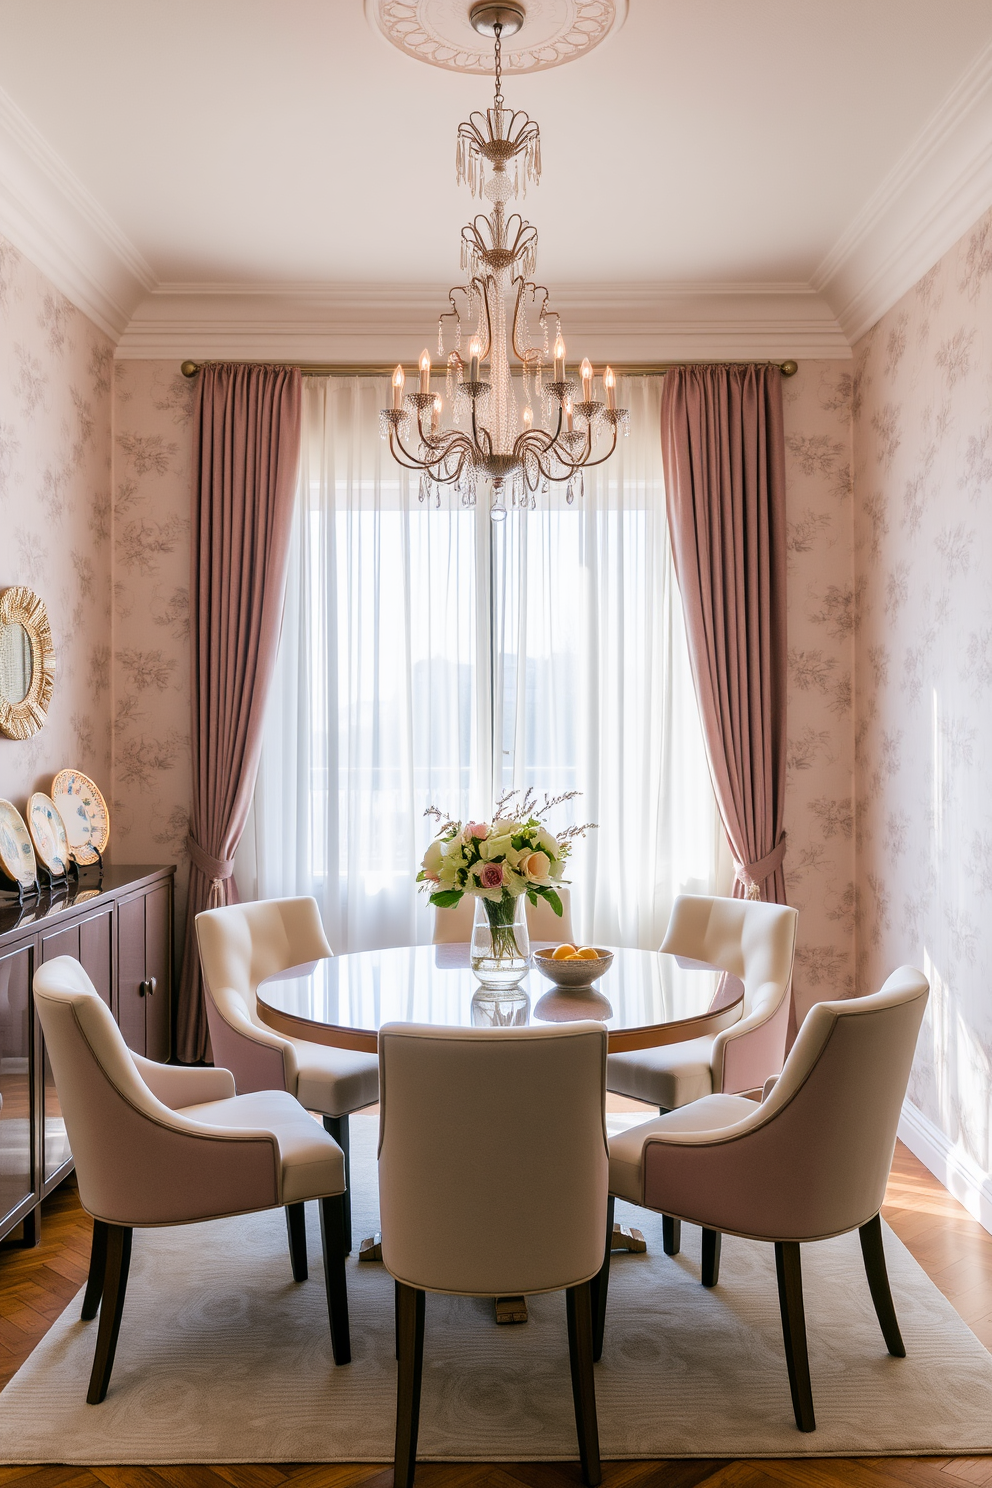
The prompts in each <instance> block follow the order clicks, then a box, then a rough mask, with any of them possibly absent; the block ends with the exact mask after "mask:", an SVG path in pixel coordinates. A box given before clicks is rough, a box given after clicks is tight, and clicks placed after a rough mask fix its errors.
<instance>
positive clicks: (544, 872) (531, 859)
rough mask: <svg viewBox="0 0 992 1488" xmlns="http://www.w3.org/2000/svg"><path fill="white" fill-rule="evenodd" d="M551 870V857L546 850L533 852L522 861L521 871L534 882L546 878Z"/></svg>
mask: <svg viewBox="0 0 992 1488" xmlns="http://www.w3.org/2000/svg"><path fill="white" fill-rule="evenodd" d="M550 871H551V859H550V858H549V857H548V855H547V853H545V852H532V853H530V854H529V855H528V856H527V857H526V858H522V859H521V861H520V872H521V873H522V874H523V876H524V878H529V879H531V880H532V882H534V883H540V882H542V880H544V879H546V878H547V876H548V874H549V873H550Z"/></svg>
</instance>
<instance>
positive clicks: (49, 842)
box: [28, 791, 69, 878]
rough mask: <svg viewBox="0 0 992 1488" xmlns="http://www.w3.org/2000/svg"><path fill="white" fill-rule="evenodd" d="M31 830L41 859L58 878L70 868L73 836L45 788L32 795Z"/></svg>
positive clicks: (29, 827)
mask: <svg viewBox="0 0 992 1488" xmlns="http://www.w3.org/2000/svg"><path fill="white" fill-rule="evenodd" d="M28 831H29V832H30V833H31V841H32V842H33V843H34V850H35V852H36V853H37V854H38V859H39V862H40V863H41V865H42V867H43V868H47V869H48V871H49V873H51V874H52V876H53V877H54V878H65V876H66V874H67V873H68V872H69V839H68V837H67V836H66V834H65V822H64V821H63V820H62V818H61V816H60V815H59V810H58V807H57V806H56V804H55V802H54V801H53V800H52V798H51V797H50V796H46V795H45V793H44V791H35V793H34V795H33V796H28Z"/></svg>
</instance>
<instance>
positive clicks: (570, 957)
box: [561, 951, 587, 961]
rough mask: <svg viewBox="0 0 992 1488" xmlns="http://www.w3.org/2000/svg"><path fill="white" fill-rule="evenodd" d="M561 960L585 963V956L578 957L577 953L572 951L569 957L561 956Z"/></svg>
mask: <svg viewBox="0 0 992 1488" xmlns="http://www.w3.org/2000/svg"><path fill="white" fill-rule="evenodd" d="M561 959H562V960H563V961H585V960H586V959H587V958H586V957H585V956H580V955H579V953H578V951H573V952H572V954H571V955H570V956H562V958H561Z"/></svg>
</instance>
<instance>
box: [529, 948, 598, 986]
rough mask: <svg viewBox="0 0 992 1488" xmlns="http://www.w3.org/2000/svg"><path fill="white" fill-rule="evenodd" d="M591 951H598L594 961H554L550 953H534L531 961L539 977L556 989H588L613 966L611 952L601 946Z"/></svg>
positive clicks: (588, 959)
mask: <svg viewBox="0 0 992 1488" xmlns="http://www.w3.org/2000/svg"><path fill="white" fill-rule="evenodd" d="M593 949H594V950H597V951H599V955H598V956H597V957H596V960H595V961H594V960H593V959H592V957H591V956H589V957H585V958H583V959H582V960H581V961H554V960H552V955H551V951H535V952H534V956H533V961H534V965H535V966H536V967H537V969H538V971H539V972H540V973H541V975H542V976H546V977H547V979H548V981H549V982H554V984H555V986H556V987H589V986H591V985H592V983H593V982H596V981H598V980H599V978H600V977H601V976H602V975H603V973H604V972H606V971H609V969H610V967H611V966H612V965H613V952H612V951H607V950H604V949H603V948H602V947H601V946H594V947H593Z"/></svg>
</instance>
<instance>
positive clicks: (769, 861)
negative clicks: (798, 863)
mask: <svg viewBox="0 0 992 1488" xmlns="http://www.w3.org/2000/svg"><path fill="white" fill-rule="evenodd" d="M784 858H785V833H784V832H783V833H782V835H781V837H780V838H779V839H778V841H777V842H776V844H775V846H774V847H773V848H772V850H771V852H770V853H765V856H764V857H763V858H756V859H755V861H754V862H753V863H738V862H737V860H736V858H735V859H734V871H735V873H736V876H737V881H738V883H742V884H743V885H744V888H745V889H746V891H747V895H746V897H747V898H748V899H760V898H761V888H760V885H761V884H763V883H764V881H765V879H766V878H771V876H772V874H773V873H777V872H778V870H779V868H781V866H782V862H783V860H784Z"/></svg>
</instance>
